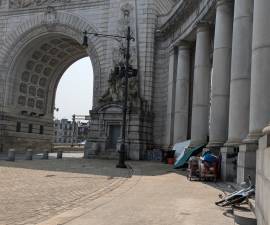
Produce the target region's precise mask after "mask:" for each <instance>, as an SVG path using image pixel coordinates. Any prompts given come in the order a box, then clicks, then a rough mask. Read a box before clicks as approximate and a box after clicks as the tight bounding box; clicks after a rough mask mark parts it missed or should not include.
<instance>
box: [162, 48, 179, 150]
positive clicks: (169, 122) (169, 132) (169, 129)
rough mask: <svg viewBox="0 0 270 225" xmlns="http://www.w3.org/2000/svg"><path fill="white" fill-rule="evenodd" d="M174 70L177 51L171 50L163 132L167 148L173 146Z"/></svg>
mask: <svg viewBox="0 0 270 225" xmlns="http://www.w3.org/2000/svg"><path fill="white" fill-rule="evenodd" d="M176 69H177V49H176V48H171V49H170V58H169V78H168V98H167V118H166V130H165V132H166V133H165V144H166V145H167V146H170V145H172V144H173V131H174V126H173V125H174V101H175V78H176Z"/></svg>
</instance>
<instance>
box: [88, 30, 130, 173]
mask: <svg viewBox="0 0 270 225" xmlns="http://www.w3.org/2000/svg"><path fill="white" fill-rule="evenodd" d="M91 34H92V35H94V36H96V37H106V38H113V39H116V38H120V39H125V40H126V44H127V45H126V55H125V59H126V60H125V79H124V88H123V103H122V104H123V106H122V108H123V109H122V110H123V119H122V137H121V145H120V151H119V161H118V164H117V165H116V167H117V168H127V166H126V164H125V157H126V119H127V101H128V77H129V73H128V71H129V60H130V42H131V41H135V38H134V37H132V36H131V31H130V26H128V28H127V34H126V36H121V35H112V34H101V33H92V32H87V31H84V38H83V46H85V47H88V35H91ZM116 40H117V39H116Z"/></svg>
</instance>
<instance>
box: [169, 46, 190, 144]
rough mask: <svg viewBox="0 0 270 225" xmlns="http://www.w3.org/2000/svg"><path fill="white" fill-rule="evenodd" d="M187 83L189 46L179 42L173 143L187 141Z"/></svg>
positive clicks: (188, 75) (188, 76) (188, 77)
mask: <svg viewBox="0 0 270 225" xmlns="http://www.w3.org/2000/svg"><path fill="white" fill-rule="evenodd" d="M189 81H190V46H189V44H188V43H187V42H181V43H180V44H179V46H178V64H177V76H176V91H175V104H174V105H175V111H174V138H173V143H177V142H182V141H185V140H187V133H188V107H189Z"/></svg>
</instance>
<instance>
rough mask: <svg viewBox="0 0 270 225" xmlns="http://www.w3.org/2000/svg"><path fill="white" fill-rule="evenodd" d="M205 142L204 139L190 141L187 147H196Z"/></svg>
mask: <svg viewBox="0 0 270 225" xmlns="http://www.w3.org/2000/svg"><path fill="white" fill-rule="evenodd" d="M206 144H207V142H206V141H205V140H201V141H192V140H191V142H190V144H189V147H197V146H202V145H206Z"/></svg>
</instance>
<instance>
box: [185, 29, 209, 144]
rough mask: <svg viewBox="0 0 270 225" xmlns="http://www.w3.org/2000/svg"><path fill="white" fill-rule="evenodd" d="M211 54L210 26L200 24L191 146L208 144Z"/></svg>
mask: <svg viewBox="0 0 270 225" xmlns="http://www.w3.org/2000/svg"><path fill="white" fill-rule="evenodd" d="M210 52H211V45H210V34H209V26H208V24H199V25H198V28H197V38H196V50H195V66H194V83H193V104H192V121H191V144H190V145H191V146H198V145H201V144H206V143H207V136H208V131H209V105H210V100H209V95H210V94H209V93H210V78H211V65H210Z"/></svg>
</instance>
